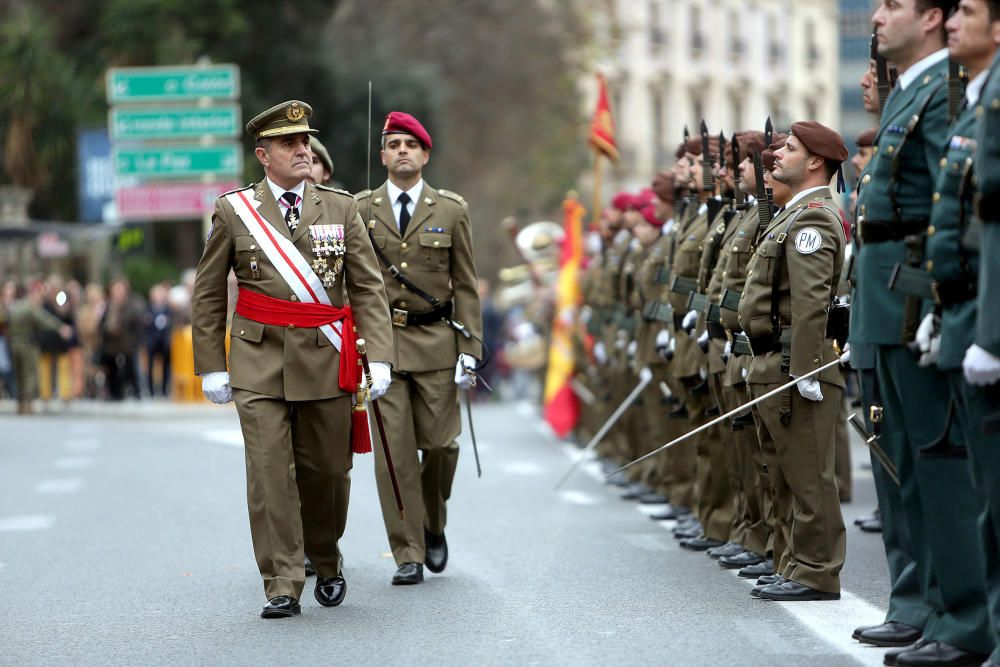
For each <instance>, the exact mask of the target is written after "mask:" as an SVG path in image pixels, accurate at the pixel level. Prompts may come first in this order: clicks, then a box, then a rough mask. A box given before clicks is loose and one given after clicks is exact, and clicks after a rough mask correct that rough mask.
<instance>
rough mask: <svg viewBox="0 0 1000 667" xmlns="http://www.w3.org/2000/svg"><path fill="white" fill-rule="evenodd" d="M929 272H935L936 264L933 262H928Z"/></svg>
mask: <svg viewBox="0 0 1000 667" xmlns="http://www.w3.org/2000/svg"><path fill="white" fill-rule="evenodd" d="M927 270H928V271H933V270H934V262H933V261H931V260H927Z"/></svg>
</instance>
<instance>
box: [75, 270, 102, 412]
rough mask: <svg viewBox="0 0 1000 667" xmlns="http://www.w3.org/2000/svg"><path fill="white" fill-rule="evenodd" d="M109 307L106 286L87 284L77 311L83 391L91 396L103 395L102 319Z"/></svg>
mask: <svg viewBox="0 0 1000 667" xmlns="http://www.w3.org/2000/svg"><path fill="white" fill-rule="evenodd" d="M106 308H107V296H106V295H105V293H104V288H103V287H101V286H100V285H98V284H96V283H91V284H89V285H87V287H86V289H85V290H84V298H83V303H82V304H80V308H79V310H78V311H77V317H76V326H77V335H78V336H79V337H80V348H81V357H82V358H83V386H84V389H83V393H84V395H86V396H89V397H90V398H99V397H101V396H103V393H104V386H105V375H104V372H103V370H101V360H100V344H101V320H102V319H103V318H104V311H105V309H106Z"/></svg>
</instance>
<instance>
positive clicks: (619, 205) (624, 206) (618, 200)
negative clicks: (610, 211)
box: [611, 190, 632, 213]
mask: <svg viewBox="0 0 1000 667" xmlns="http://www.w3.org/2000/svg"><path fill="white" fill-rule="evenodd" d="M631 205H632V195H630V194H629V193H627V192H625V191H624V190H622V191H621V192H619V193H618V194H616V195H615V196H614V197H612V198H611V206H613V207H614V208H616V209H618V210H619V211H621V212H622V213H624V212H625V211H627V210H628V209H629V207H630V206H631Z"/></svg>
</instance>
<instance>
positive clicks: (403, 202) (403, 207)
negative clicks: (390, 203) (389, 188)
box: [396, 192, 410, 236]
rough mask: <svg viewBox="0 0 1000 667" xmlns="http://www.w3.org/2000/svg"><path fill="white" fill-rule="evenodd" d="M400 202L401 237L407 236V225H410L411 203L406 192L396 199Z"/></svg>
mask: <svg viewBox="0 0 1000 667" xmlns="http://www.w3.org/2000/svg"><path fill="white" fill-rule="evenodd" d="M396 201H398V202H399V235H400V236H406V225H408V224H409V223H410V209H409V208H407V204H409V203H410V195H408V194H406V193H405V192H404V193H403V194H401V195H399V197H398V198H397V199H396Z"/></svg>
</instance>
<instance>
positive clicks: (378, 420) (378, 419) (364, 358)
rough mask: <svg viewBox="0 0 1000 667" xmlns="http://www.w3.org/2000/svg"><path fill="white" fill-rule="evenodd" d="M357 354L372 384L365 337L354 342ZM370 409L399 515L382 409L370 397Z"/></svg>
mask: <svg viewBox="0 0 1000 667" xmlns="http://www.w3.org/2000/svg"><path fill="white" fill-rule="evenodd" d="M355 344H356V346H357V348H358V354H359V355H360V356H361V367H362V369H363V370H364V372H365V384H366V385H367V387H371V385H372V369H371V367H370V366H369V365H368V354H367V352H366V350H365V339H364V338H359V339H358V340H357V341H356V342H355ZM371 403H372V411H373V412H374V413H375V425H376V426H377V427H378V435H379V438H381V440H382V453H383V454H385V464H386V467H388V468H389V480H390V481H391V482H392V493H393V495H394V496H396V508H397V509H398V510H399V516H401V517H402V516H405V515H404V514H403V496H402V495H401V494H400V493H399V481H398V480H397V479H396V468H395V466H393V465H392V453H391V452H390V451H389V441H388V440H387V439H386V437H385V426H384V425H383V424H382V409H381V408H380V407H379V404H378V399H375V398H373V399H371Z"/></svg>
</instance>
